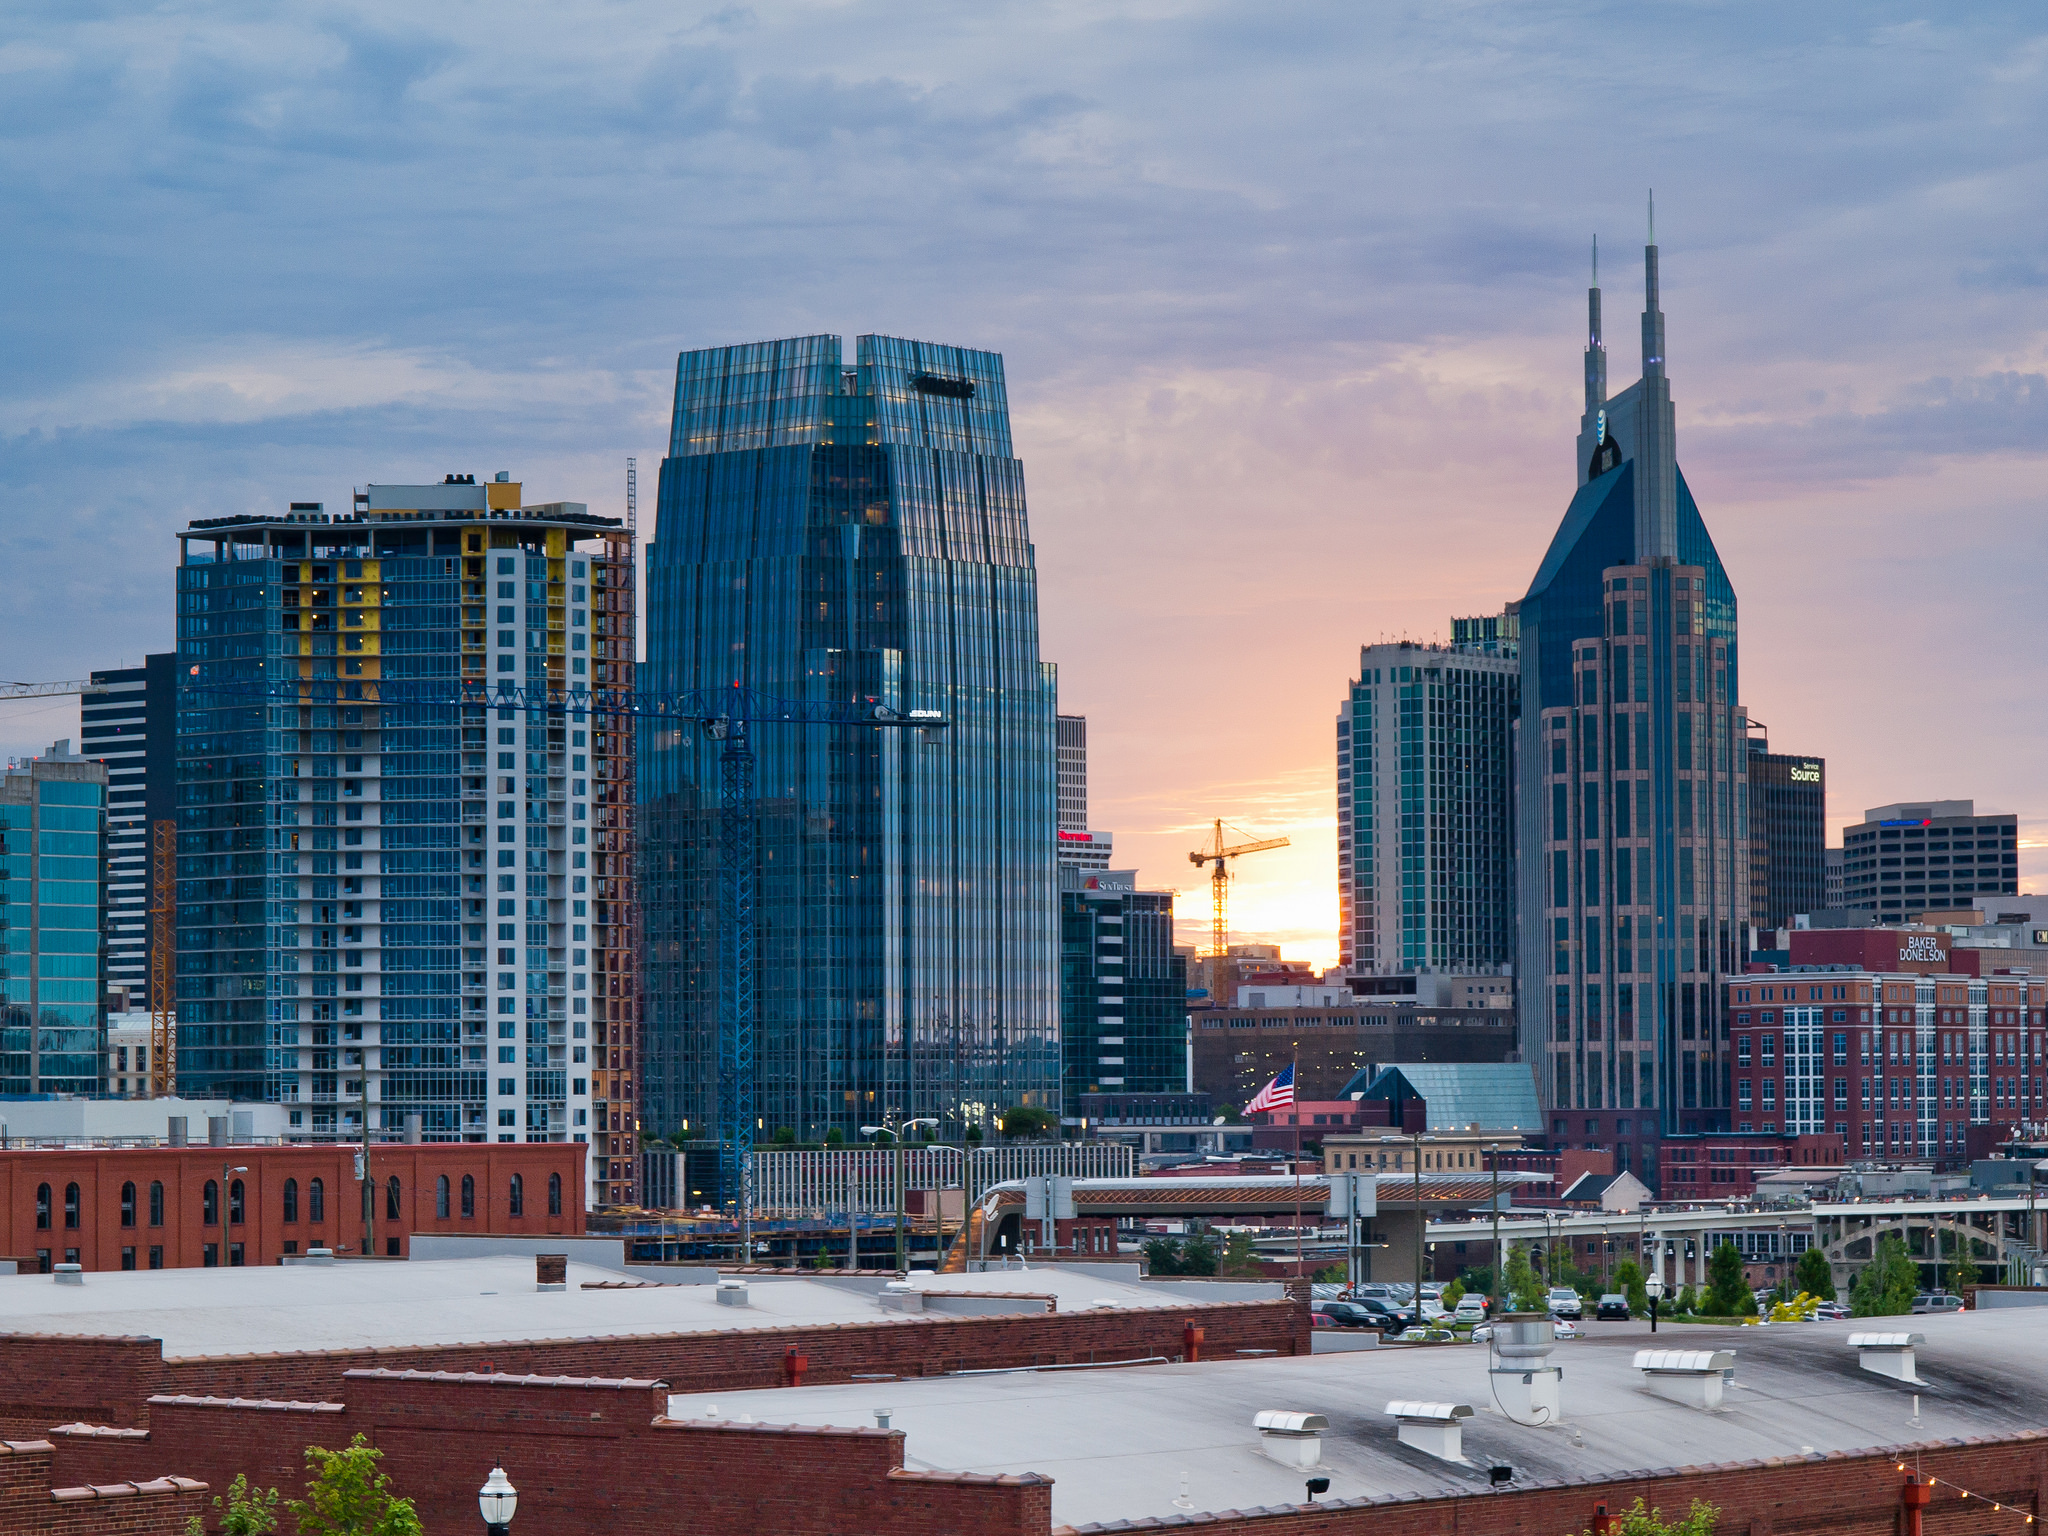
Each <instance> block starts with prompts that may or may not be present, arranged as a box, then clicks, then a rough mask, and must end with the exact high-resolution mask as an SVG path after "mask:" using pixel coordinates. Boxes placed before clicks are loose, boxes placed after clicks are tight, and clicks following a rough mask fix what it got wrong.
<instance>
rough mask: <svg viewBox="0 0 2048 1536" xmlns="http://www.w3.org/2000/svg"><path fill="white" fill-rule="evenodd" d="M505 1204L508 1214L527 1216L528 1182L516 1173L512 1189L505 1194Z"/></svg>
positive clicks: (513, 1176) (513, 1177)
mask: <svg viewBox="0 0 2048 1536" xmlns="http://www.w3.org/2000/svg"><path fill="white" fill-rule="evenodd" d="M505 1202H506V1206H507V1214H509V1215H513V1216H524V1215H525V1214H526V1181H525V1180H524V1179H522V1178H520V1177H519V1175H518V1174H516V1173H515V1174H513V1175H512V1184H511V1187H510V1188H509V1189H507V1190H506V1192H505Z"/></svg>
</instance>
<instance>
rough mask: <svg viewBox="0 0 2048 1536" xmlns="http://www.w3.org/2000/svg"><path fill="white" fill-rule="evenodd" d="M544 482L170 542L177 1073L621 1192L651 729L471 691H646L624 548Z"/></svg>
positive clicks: (606, 1196) (305, 516)
mask: <svg viewBox="0 0 2048 1536" xmlns="http://www.w3.org/2000/svg"><path fill="white" fill-rule="evenodd" d="M521 489H522V488H521V487H520V485H519V484H518V483H517V482H515V481H512V480H511V479H510V478H509V477H508V476H500V477H499V478H498V480H496V481H495V482H492V483H489V484H485V485H478V484H476V483H475V477H474V476H467V475H452V476H450V477H448V479H447V480H446V481H445V482H444V483H442V484H438V485H434V484H428V485H372V486H370V487H369V488H368V489H367V490H365V491H361V492H358V493H357V497H356V505H355V509H354V512H353V515H351V516H347V517H330V516H329V515H328V514H326V513H325V512H324V511H323V510H322V509H321V508H320V507H319V506H318V505H317V504H307V503H299V504H294V506H293V507H292V509H291V511H290V513H289V514H287V515H285V516H281V517H258V516H241V517H227V518H212V519H206V520H202V521H200V522H195V523H193V524H192V525H191V526H190V527H189V528H188V529H186V530H185V531H184V532H183V533H181V534H180V535H179V540H180V545H181V548H182V559H181V561H180V564H179V568H178V662H179V666H180V669H181V672H182V674H183V675H182V676H181V678H180V696H179V701H178V735H177V786H178V795H177V803H178V999H177V1009H178V1058H177V1076H178V1085H179V1088H180V1090H181V1091H182V1092H184V1093H187V1094H197V1095H218V1096H223V1097H232V1098H237V1099H244V1100H255V1101H261V1102H270V1103H283V1104H285V1105H287V1106H289V1109H288V1116H289V1123H290V1125H291V1128H292V1130H293V1131H294V1133H295V1134H303V1135H307V1136H310V1137H313V1138H316V1139H318V1138H321V1137H327V1136H341V1137H345V1138H353V1137H355V1136H359V1135H361V1134H362V1131H363V1128H364V1121H363V1115H364V1113H365V1111H366V1110H367V1113H368V1114H369V1116H370V1127H371V1129H372V1131H373V1132H375V1131H378V1130H382V1131H385V1132H394V1133H395V1132H398V1131H401V1130H402V1129H403V1128H404V1123H405V1117H406V1116H407V1115H410V1114H417V1115H419V1116H420V1117H421V1119H422V1124H423V1130H424V1134H425V1135H426V1137H427V1138H428V1139H429V1140H455V1139H461V1140H467V1141H488V1140H496V1141H551V1140H553V1141H562V1140H575V1141H589V1142H591V1143H592V1145H593V1152H594V1156H593V1162H592V1191H591V1193H592V1197H593V1199H594V1200H595V1201H597V1202H599V1203H607V1204H610V1203H621V1202H624V1201H626V1200H628V1199H630V1197H631V1194H632V1191H633V1189H634V1187H635V1179H636V1175H637V1164H638V1159H637V1156H636V1155H635V1153H636V1150H637V1149H636V1148H635V1147H634V1146H633V1145H631V1143H632V1142H633V1140H634V1137H633V1132H634V1130H635V1129H636V1128H635V1126H634V1125H633V1124H632V1119H633V1115H634V1105H635V1104H636V1103H637V1097H636V1095H635V1094H634V1092H633V1071H634V1068H633V1059H632V1058H633V1039H632V1032H631V1018H632V1008H633V999H634V993H635V990H636V986H635V983H636V979H637V974H638V962H637V959H636V958H635V956H634V953H633V947H632V945H633V931H634V930H633V922H632V911H631V907H632V894H631V863H632V857H633V850H632V847H631V841H630V838H631V827H632V804H631V799H630V794H629V792H628V791H627V788H626V786H628V785H630V783H631V782H632V772H631V764H632V741H633V735H632V732H631V731H630V730H623V731H622V730H618V729H615V728H614V724H613V721H612V720H611V718H610V717H605V716H596V715H589V714H586V713H583V712H578V711H574V710H562V709H541V708H533V709H519V708H504V707H498V706H487V705H486V704H485V702H484V700H483V698H482V697H481V696H480V695H481V694H482V693H484V692H485V691H487V690H494V689H496V688H497V687H498V686H499V685H500V684H512V685H515V686H518V687H521V688H528V689H534V690H539V691H540V692H541V693H542V694H543V695H545V694H546V693H548V692H550V691H554V692H559V691H561V690H563V689H575V688H593V687H595V688H605V687H615V686H619V685H620V684H621V683H624V682H626V681H627V680H628V679H629V678H630V673H631V658H630V655H629V654H624V653H621V652H619V651H617V650H615V649H614V647H615V646H617V645H627V646H629V645H630V644H631V639H630V635H631V628H632V616H633V605H632V587H633V554H632V539H631V534H630V533H629V532H628V531H627V530H626V529H625V528H624V527H623V526H622V525H621V523H620V522H619V520H618V519H615V518H602V517H593V516H591V515H590V514H589V512H588V511H587V509H586V508H585V507H584V506H583V505H582V504H580V503H575V502H554V503H548V504H545V505H541V506H526V505H523V504H522V500H521ZM615 634H623V635H624V636H626V637H627V638H626V639H624V640H623V641H616V642H615V641H614V640H612V638H611V636H613V635H615ZM613 655H618V656H619V657H620V659H619V660H617V661H613V660H610V659H609V658H610V657H612V656H613ZM237 685H240V687H241V688H242V690H243V691H241V692H235V691H232V690H233V689H235V688H236V687H237ZM408 690H410V692H408ZM465 691H466V692H467V693H469V694H470V695H472V697H471V699H470V700H468V701H462V698H461V695H462V694H463V693H464V692H465ZM614 1000H616V1001H614ZM614 1130H618V1131H619V1133H620V1134H619V1135H618V1136H617V1137H616V1138H614V1137H613V1136H612V1132H613V1131H614ZM614 1140H616V1142H617V1146H616V1148H615V1147H614V1146H613V1145H612V1144H611V1143H612V1142H613V1141H614ZM614 1152H616V1156H614V1155H613V1153H614Z"/></svg>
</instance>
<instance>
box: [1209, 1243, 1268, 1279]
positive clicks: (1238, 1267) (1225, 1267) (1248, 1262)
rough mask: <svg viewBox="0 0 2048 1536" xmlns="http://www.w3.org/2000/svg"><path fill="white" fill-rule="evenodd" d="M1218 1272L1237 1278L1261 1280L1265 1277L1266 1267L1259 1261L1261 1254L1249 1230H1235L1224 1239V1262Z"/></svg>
mask: <svg viewBox="0 0 2048 1536" xmlns="http://www.w3.org/2000/svg"><path fill="white" fill-rule="evenodd" d="M1217 1273H1219V1274H1223V1275H1228V1276H1230V1277H1231V1278H1232V1279H1235V1280H1245V1279H1250V1280H1259V1279H1263V1278H1264V1277H1265V1273H1266V1271H1265V1267H1264V1266H1263V1265H1261V1264H1260V1263H1259V1256H1258V1253H1257V1251H1256V1250H1254V1249H1253V1247H1252V1235H1251V1233H1249V1232H1233V1233H1231V1234H1230V1235H1229V1236H1228V1237H1226V1238H1224V1240H1223V1262H1222V1266H1221V1268H1219V1269H1218V1271H1217Z"/></svg>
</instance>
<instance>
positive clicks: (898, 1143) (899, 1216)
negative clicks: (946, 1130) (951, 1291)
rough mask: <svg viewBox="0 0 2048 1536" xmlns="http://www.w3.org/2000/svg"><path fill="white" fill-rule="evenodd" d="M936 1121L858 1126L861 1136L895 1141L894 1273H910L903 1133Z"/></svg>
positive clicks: (911, 1121) (922, 1120)
mask: <svg viewBox="0 0 2048 1536" xmlns="http://www.w3.org/2000/svg"><path fill="white" fill-rule="evenodd" d="M938 1123H939V1122H938V1121H936V1120H932V1119H917V1120H905V1121H903V1122H902V1123H901V1124H899V1125H864V1126H862V1127H861V1128H860V1133H861V1135H863V1136H887V1137H888V1138H889V1140H890V1141H891V1142H893V1143H895V1148H896V1273H897V1274H899V1275H907V1274H909V1273H910V1258H909V1255H908V1246H909V1244H908V1239H907V1238H906V1236H905V1233H904V1230H903V1229H904V1221H905V1218H904V1211H903V1207H904V1199H903V1133H904V1132H905V1131H908V1130H910V1129H912V1128H913V1127H915V1126H920V1125H932V1126H936V1125H937V1124H938Z"/></svg>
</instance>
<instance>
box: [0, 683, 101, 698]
mask: <svg viewBox="0 0 2048 1536" xmlns="http://www.w3.org/2000/svg"><path fill="white" fill-rule="evenodd" d="M106 691H107V690H106V689H105V688H103V687H101V686H100V685H99V684H98V683H95V682H90V681H86V680H83V679H73V680H72V681H70V682H63V683H0V699H61V698H64V697H65V696H66V695H68V694H74V693H75V694H78V695H80V696H81V697H82V696H85V695H88V694H99V693H105V692H106Z"/></svg>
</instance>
